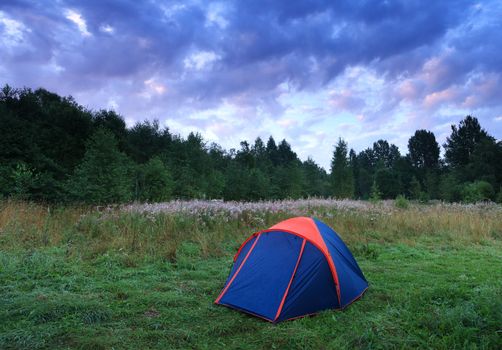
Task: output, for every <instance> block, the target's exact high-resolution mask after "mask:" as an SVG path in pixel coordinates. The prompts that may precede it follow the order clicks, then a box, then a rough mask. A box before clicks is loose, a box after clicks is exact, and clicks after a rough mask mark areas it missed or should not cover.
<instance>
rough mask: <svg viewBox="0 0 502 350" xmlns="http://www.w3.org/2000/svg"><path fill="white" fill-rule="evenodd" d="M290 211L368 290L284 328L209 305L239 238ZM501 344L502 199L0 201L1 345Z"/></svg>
mask: <svg viewBox="0 0 502 350" xmlns="http://www.w3.org/2000/svg"><path fill="white" fill-rule="evenodd" d="M296 215H313V216H316V217H318V218H319V219H321V220H323V221H325V222H326V223H327V224H329V225H330V226H332V227H333V228H335V230H336V231H337V232H339V234H340V235H341V236H342V238H343V239H344V240H345V242H346V243H347V245H348V246H349V248H350V249H351V250H352V252H353V253H354V255H355V257H356V259H357V261H358V263H359V265H360V266H361V268H362V270H363V272H364V273H365V275H366V278H367V279H368V281H369V283H370V289H369V290H368V291H367V293H366V294H365V295H364V297H363V298H362V299H361V300H360V301H358V302H356V303H354V304H353V305H351V306H350V307H349V308H347V309H346V310H345V311H325V312H322V313H320V314H318V315H316V316H313V317H307V318H303V319H298V320H294V321H288V322H283V323H280V324H278V325H272V324H270V323H268V322H265V321H262V320H260V319H257V318H254V317H250V316H247V315H245V314H242V313H239V312H236V311H233V310H230V309H227V308H225V307H221V306H215V305H214V304H213V301H214V299H215V298H216V296H217V295H218V293H219V292H220V290H221V288H222V286H223V283H224V282H225V280H226V277H227V275H228V273H229V269H230V267H231V264H232V257H233V254H234V253H235V251H236V249H237V248H238V246H239V244H240V243H241V242H242V241H243V240H244V239H245V238H246V237H247V236H248V235H250V234H251V233H253V232H254V231H256V230H259V229H263V228H267V227H269V226H271V225H272V224H274V223H276V222H278V221H280V220H282V219H285V218H288V217H290V216H296ZM501 347H502V207H500V206H496V205H469V206H464V205H445V204H432V205H418V204H411V205H409V207H407V208H396V207H395V206H394V203H393V202H382V203H379V204H376V205H373V204H369V203H366V202H356V201H322V200H311V201H297V202H292V201H285V202H277V203H254V204H253V203H248V204H246V203H243V204H241V203H214V202H175V203H170V204H159V205H150V206H148V205H132V206H125V207H113V208H80V207H79V208H62V207H61V208H58V207H48V206H43V205H36V204H29V203H23V202H8V201H4V202H0V349H37V348H47V349H56V348H63V349H64V348H83V349H86V348H87V349H112V348H114V349H143V348H158V349H215V348H236V349H257V348H258V349H296V348H298V349H339V348H377V349H378V348H385V349H387V348H440V349H441V348H442V349H463V348H469V349H475V348H486V349H496V348H501Z"/></svg>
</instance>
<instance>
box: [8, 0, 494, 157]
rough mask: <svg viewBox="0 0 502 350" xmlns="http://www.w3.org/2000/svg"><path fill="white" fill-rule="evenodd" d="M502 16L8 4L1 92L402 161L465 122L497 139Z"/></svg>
mask: <svg viewBox="0 0 502 350" xmlns="http://www.w3.org/2000/svg"><path fill="white" fill-rule="evenodd" d="M501 16H502V5H501V4H500V3H499V2H497V1H495V0H493V1H485V2H482V3H472V2H470V1H460V2H458V1H441V2H439V1H438V2H435V1H434V2H424V1H398V0H392V1H386V2H376V1H339V2H333V1H323V0H314V1H309V2H305V1H293V0H289V1H273V2H270V1H264V0H255V1H248V2H221V1H210V2H203V1H198V0H188V1H183V2H181V1H169V2H165V1H150V2H124V1H120V0H111V1H106V2H105V1H98V0H87V1H83V0H61V1H58V2H43V3H42V2H38V1H34V0H32V1H29V0H23V1H20V0H19V1H18V0H10V1H5V2H1V3H0V74H1V76H2V77H3V78H4V79H3V81H1V82H0V83H9V84H10V85H13V86H30V87H34V88H35V87H38V86H43V87H45V88H48V89H50V90H53V91H56V92H58V93H60V94H63V95H69V94H71V95H73V96H75V97H76V98H77V100H78V101H79V102H81V103H82V104H84V105H85V106H88V107H89V108H94V109H98V108H104V107H113V108H116V109H117V110H118V111H119V112H120V113H122V114H123V115H124V116H126V117H127V118H128V120H129V121H130V122H132V121H134V120H143V119H145V118H159V119H161V120H162V121H165V120H168V121H169V122H170V123H171V125H172V127H171V128H172V129H176V128H178V129H179V131H180V132H185V131H187V130H189V127H194V128H197V130H198V131H200V132H201V133H202V134H203V135H208V136H207V137H208V138H210V139H211V140H214V141H218V142H220V143H222V144H223V146H225V147H238V141H239V140H237V139H238V138H247V139H249V140H252V139H254V138H255V137H256V136H258V135H260V136H262V137H264V138H266V137H268V135H270V134H274V135H277V137H276V138H277V139H280V138H283V137H285V138H288V139H292V138H295V139H294V140H293V139H292V140H291V143H292V145H293V146H296V147H298V149H295V151H297V152H298V154H300V155H309V154H310V155H312V156H313V157H314V159H316V160H318V161H319V162H321V163H322V165H324V166H327V165H328V164H329V158H330V154H329V153H330V148H331V147H332V144H333V143H334V142H336V139H337V138H338V137H339V136H342V137H344V138H345V139H346V140H347V141H348V142H349V146H353V147H355V148H356V149H359V150H360V149H363V148H365V147H366V146H368V145H370V144H371V143H372V142H373V141H374V140H375V139H376V138H380V137H387V138H389V141H392V140H393V141H395V142H396V143H399V144H398V145H399V146H400V147H401V148H405V147H406V139H407V137H409V136H410V135H411V134H413V132H414V130H415V128H419V127H420V128H422V127H424V128H430V129H434V128H435V127H436V126H437V125H443V124H445V123H447V122H450V121H452V120H457V121H458V120H460V118H462V117H463V116H465V114H474V115H476V116H478V118H480V120H481V123H482V125H483V126H485V124H486V126H485V127H486V128H487V129H488V130H489V131H490V132H491V133H493V134H494V136H496V137H498V138H500V137H501V135H502V126H501V123H500V122H499V120H497V118H498V117H497V116H500V115H501V114H502V102H501V101H502V98H501V97H502V80H501V78H500V74H501V71H502V61H501V60H500V57H501V55H502V47H501V46H500V44H499V43H500V42H501V39H502V34H501V33H502V22H501V21H500V20H499V18H500V17H501ZM197 115H199V116H200V115H207V116H209V115H212V116H213V117H212V118H214V120H215V122H214V123H202V122H200V120H203V119H194V118H193V116H197ZM208 118H209V117H208ZM194 120H195V121H194ZM196 120H199V121H198V122H197V121H196ZM320 133H322V135H324V136H323V137H322V140H323V141H322V142H321V141H319V143H318V144H316V145H317V147H318V148H322V150H319V151H318V152H313V151H314V150H315V146H313V145H314V144H315V143H314V142H313V141H312V140H315V139H316V138H317V137H320V136H319V135H320ZM404 151H405V150H403V149H402V152H403V153H404ZM309 152H313V153H315V154H312V153H309ZM321 153H322V154H323V156H320V154H321ZM324 154H326V155H324Z"/></svg>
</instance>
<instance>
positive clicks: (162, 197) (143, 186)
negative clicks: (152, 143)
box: [138, 157, 173, 202]
mask: <svg viewBox="0 0 502 350" xmlns="http://www.w3.org/2000/svg"><path fill="white" fill-rule="evenodd" d="M172 192H173V180H172V178H171V175H170V173H169V170H168V169H167V167H166V166H165V165H164V163H163V162H162V161H161V160H160V158H158V157H153V158H151V159H150V160H149V161H148V162H147V163H146V164H144V165H143V166H141V168H140V176H139V196H138V197H139V199H140V200H142V201H147V202H162V201H167V200H169V199H170V198H171V195H172Z"/></svg>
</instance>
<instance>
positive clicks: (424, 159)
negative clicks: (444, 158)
mask: <svg viewBox="0 0 502 350" xmlns="http://www.w3.org/2000/svg"><path fill="white" fill-rule="evenodd" d="M408 152H409V155H410V161H411V164H412V165H413V167H415V168H416V169H437V168H438V166H439V145H438V143H437V142H436V137H435V136H434V133H432V132H430V131H427V130H417V131H415V134H414V135H413V136H412V137H411V138H410V139H409V140H408Z"/></svg>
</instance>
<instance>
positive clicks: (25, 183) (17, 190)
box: [11, 163, 38, 199]
mask: <svg viewBox="0 0 502 350" xmlns="http://www.w3.org/2000/svg"><path fill="white" fill-rule="evenodd" d="M11 177H12V179H13V182H14V188H13V191H12V192H13V193H12V194H13V196H14V197H15V198H17V199H27V198H28V197H29V193H30V192H31V190H32V189H33V188H34V187H35V186H36V183H37V181H38V174H36V172H35V171H34V170H33V169H30V168H29V167H28V165H26V164H25V163H18V164H17V165H16V167H15V168H14V170H13V171H12V175H11Z"/></svg>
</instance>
